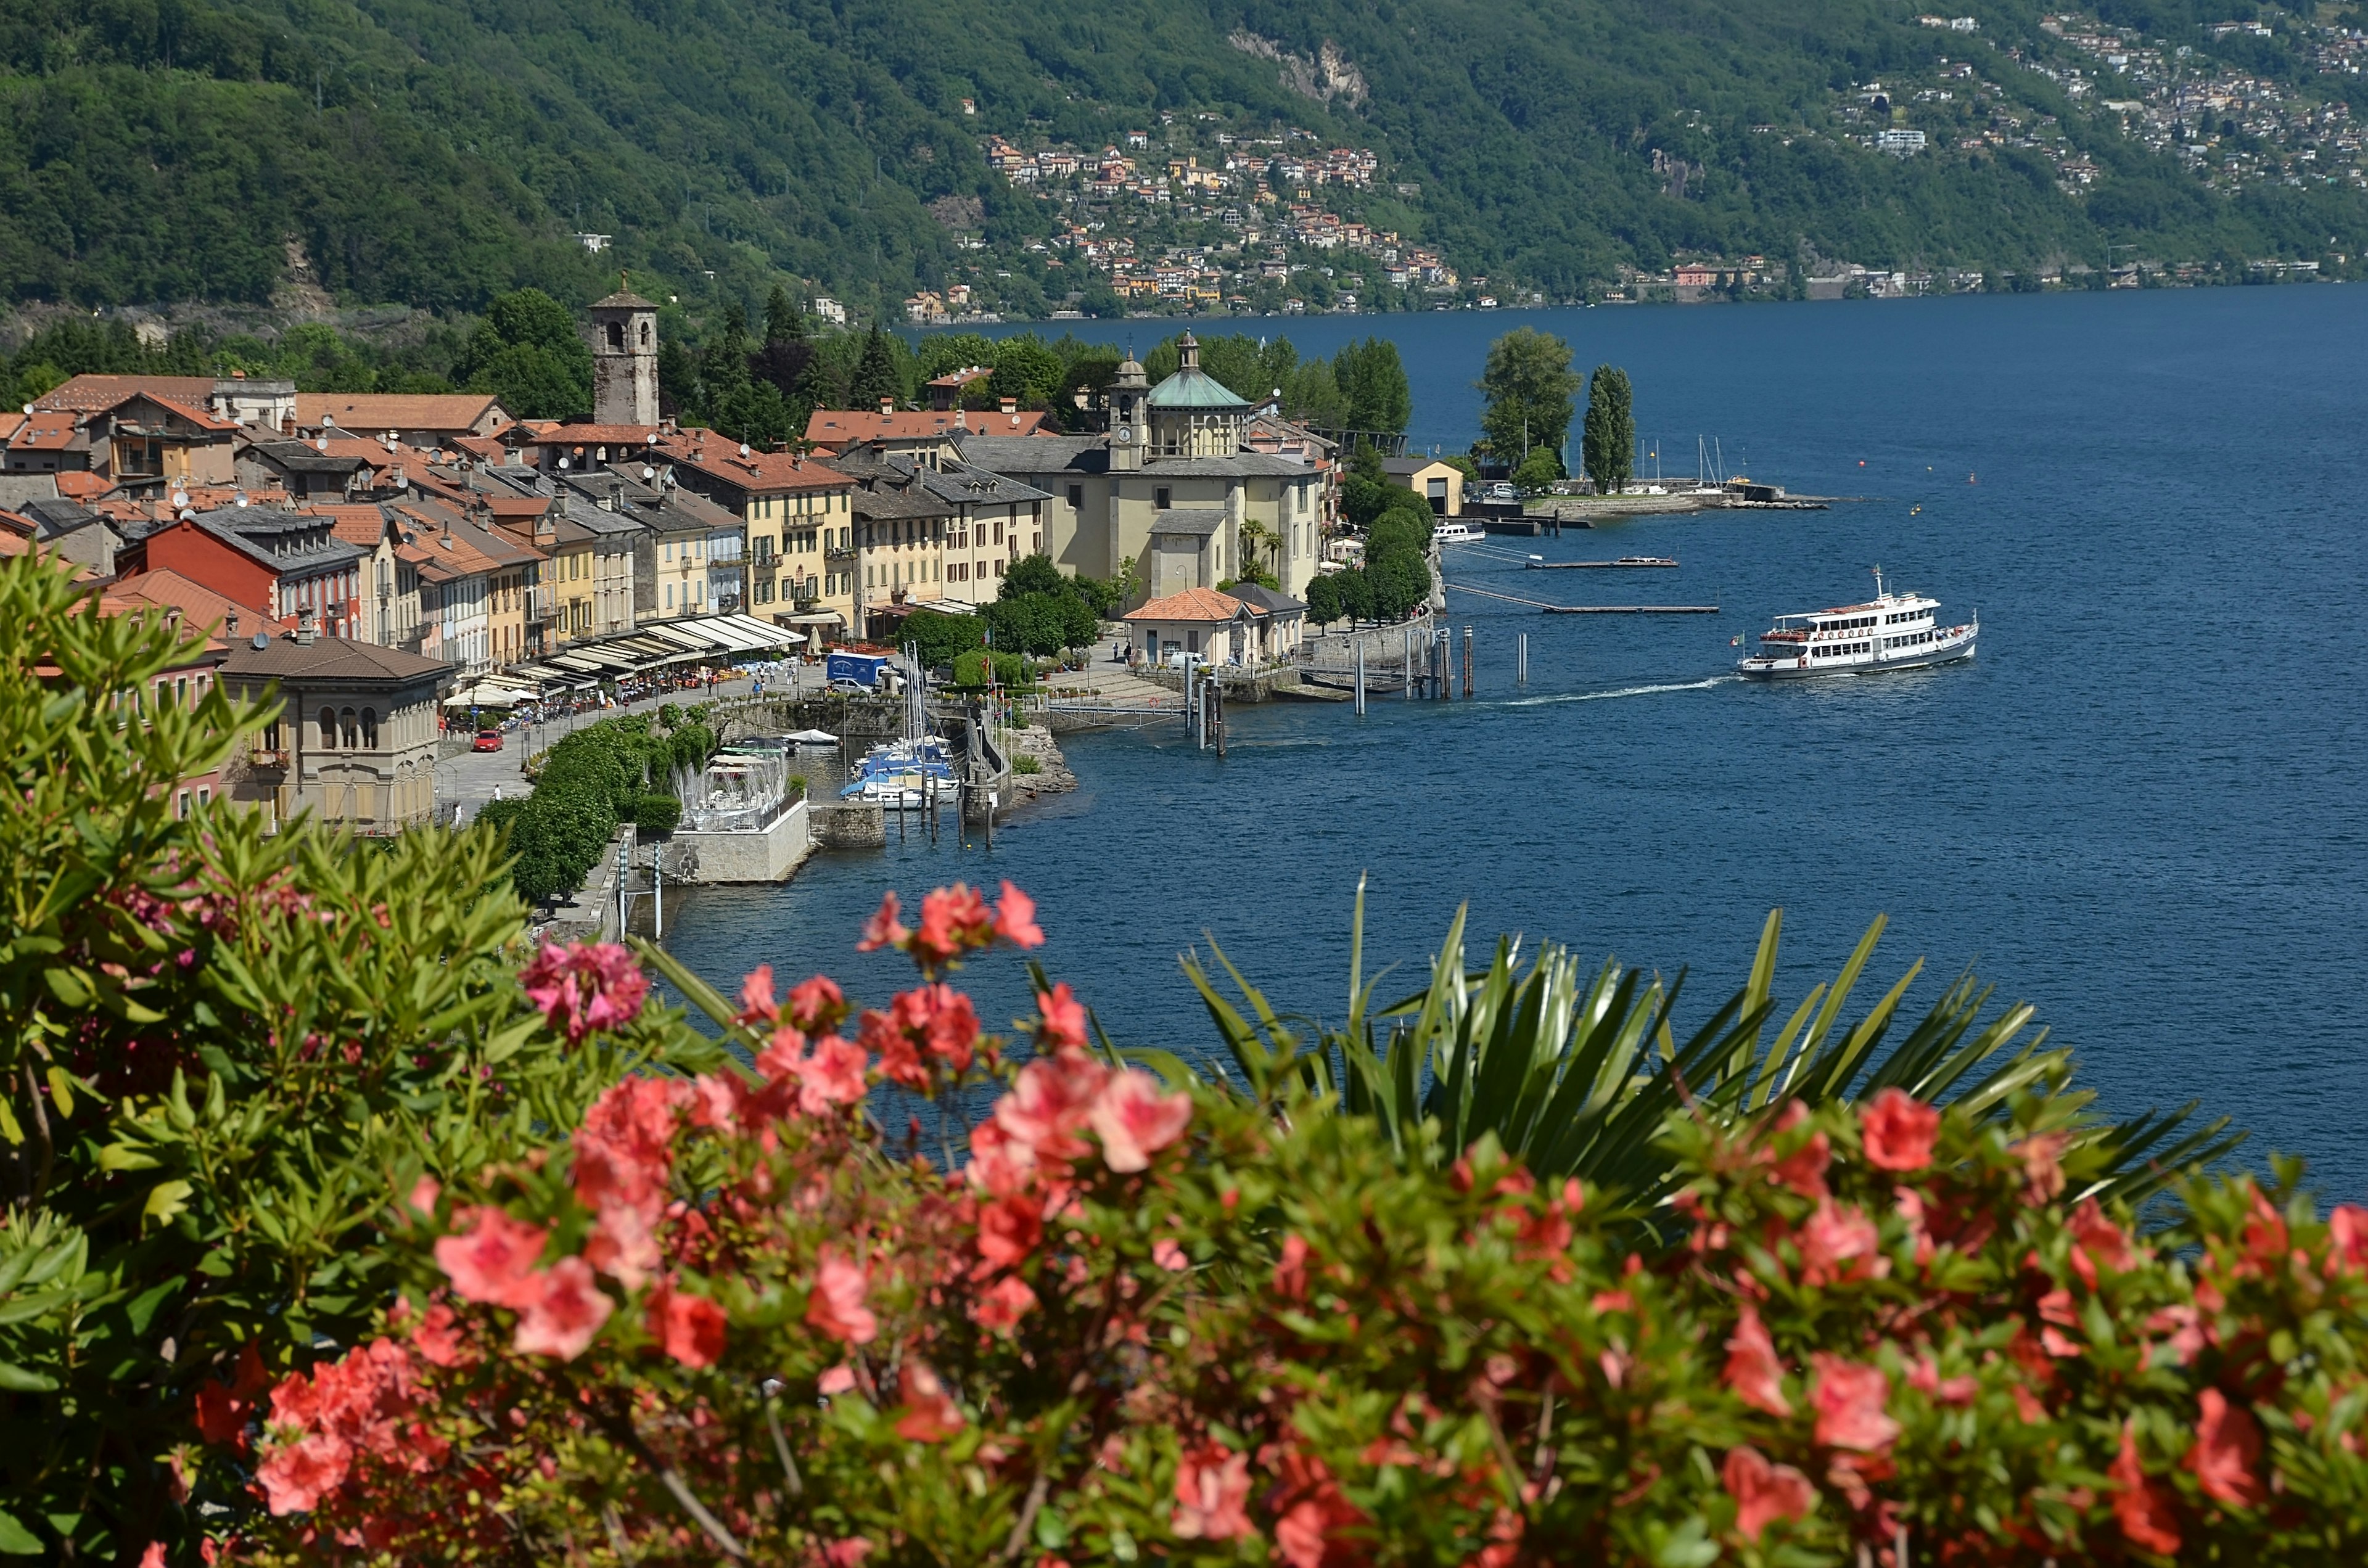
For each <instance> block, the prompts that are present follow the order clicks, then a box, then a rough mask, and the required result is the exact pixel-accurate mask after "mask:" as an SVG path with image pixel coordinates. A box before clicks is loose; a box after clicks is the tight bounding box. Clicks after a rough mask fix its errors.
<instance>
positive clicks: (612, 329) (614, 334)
mask: <svg viewBox="0 0 2368 1568" xmlns="http://www.w3.org/2000/svg"><path fill="white" fill-rule="evenodd" d="M624 346H625V324H624V323H623V322H620V321H612V322H610V323H609V347H611V348H622V347H624Z"/></svg>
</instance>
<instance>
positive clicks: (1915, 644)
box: [1735, 566, 1981, 680]
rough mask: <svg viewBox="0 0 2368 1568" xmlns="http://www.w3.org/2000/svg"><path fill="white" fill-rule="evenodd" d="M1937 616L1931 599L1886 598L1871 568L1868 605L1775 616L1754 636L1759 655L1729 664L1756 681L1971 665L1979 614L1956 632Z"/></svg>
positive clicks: (1935, 603) (1879, 576) (1895, 595)
mask: <svg viewBox="0 0 2368 1568" xmlns="http://www.w3.org/2000/svg"><path fill="white" fill-rule="evenodd" d="M1940 611H1941V601H1940V600H1938V599H1936V598H1931V597H1928V596H1926V595H1923V594H1918V593H1914V592H1908V593H1892V592H1889V591H1888V590H1886V589H1885V588H1884V583H1883V568H1882V567H1880V566H1878V567H1876V568H1875V569H1874V597H1873V598H1872V599H1870V600H1868V601H1867V602H1866V603H1864V604H1855V605H1837V606H1836V607H1834V608H1831V609H1820V610H1811V611H1808V612H1806V613H1804V614H1800V615H1780V616H1778V617H1777V618H1776V623H1775V625H1773V626H1771V627H1770V628H1769V629H1768V630H1767V631H1763V632H1761V633H1760V634H1759V651H1758V652H1757V653H1748V654H1746V655H1745V656H1744V657H1742V658H1740V659H1738V660H1736V664H1735V667H1736V673H1737V674H1740V675H1744V676H1750V677H1751V678H1753V679H1756V680H1795V679H1800V678H1804V677H1806V676H1838V675H1861V674H1871V673H1874V672H1877V671H1883V670H1917V669H1928V668H1930V667H1931V666H1932V665H1946V664H1953V663H1954V662H1956V661H1957V660H1959V659H1970V658H1972V657H1973V656H1974V644H1975V641H1976V640H1977V639H1978V638H1979V637H1980V635H1981V616H1980V613H1979V612H1978V611H1976V612H1975V616H1974V618H1973V619H1971V620H1967V621H1964V622H1963V623H1961V624H1959V625H1955V626H1943V625H1941V619H1940Z"/></svg>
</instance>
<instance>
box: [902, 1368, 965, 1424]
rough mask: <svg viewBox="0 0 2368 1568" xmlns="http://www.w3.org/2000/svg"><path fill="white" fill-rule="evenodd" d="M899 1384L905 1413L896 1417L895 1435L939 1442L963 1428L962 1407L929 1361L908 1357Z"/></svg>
mask: <svg viewBox="0 0 2368 1568" xmlns="http://www.w3.org/2000/svg"><path fill="white" fill-rule="evenodd" d="M902 1387H903V1390H904V1394H905V1414H904V1415H901V1416H899V1417H898V1418H897V1421H896V1435H897V1436H898V1437H904V1438H906V1439H908V1440H910V1441H912V1442H916V1443H942V1442H944V1441H945V1440H946V1439H947V1438H948V1437H952V1436H953V1435H954V1434H955V1433H957V1432H959V1431H961V1430H962V1425H963V1421H962V1408H961V1407H960V1406H959V1405H957V1404H955V1403H954V1402H953V1396H952V1395H951V1394H949V1393H947V1392H946V1385H945V1384H944V1383H943V1382H942V1381H939V1377H938V1374H937V1373H936V1372H935V1371H934V1370H932V1369H930V1367H929V1364H928V1362H926V1361H917V1360H907V1361H906V1362H905V1370H904V1374H903V1382H902Z"/></svg>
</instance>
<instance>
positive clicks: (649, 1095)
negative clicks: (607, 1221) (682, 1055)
mask: <svg viewBox="0 0 2368 1568" xmlns="http://www.w3.org/2000/svg"><path fill="white" fill-rule="evenodd" d="M690 1098H691V1087H690V1085H689V1084H687V1083H685V1082H683V1081H682V1080H681V1079H679V1078H627V1079H625V1080H623V1081H622V1082H620V1083H618V1084H615V1085H611V1086H610V1087H609V1088H608V1089H607V1090H606V1091H604V1092H603V1093H602V1094H601V1096H600V1097H599V1098H598V1099H597V1100H594V1101H593V1102H592V1107H591V1108H590V1109H589V1110H587V1111H586V1112H585V1113H584V1124H583V1125H582V1126H581V1127H579V1128H577V1129H576V1130H575V1197H576V1199H577V1201H579V1202H581V1203H582V1204H583V1205H584V1206H585V1207H586V1208H587V1209H608V1208H613V1207H618V1206H627V1207H632V1208H647V1207H651V1206H653V1205H658V1206H662V1205H663V1203H664V1199H665V1195H666V1177H667V1176H668V1174H669V1173H670V1172H671V1171H672V1170H673V1168H674V1135H675V1120H676V1116H677V1112H678V1111H679V1109H680V1108H682V1107H683V1106H685V1105H686V1104H688V1103H689V1100H690Z"/></svg>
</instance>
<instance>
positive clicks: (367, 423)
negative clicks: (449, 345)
mask: <svg viewBox="0 0 2368 1568" xmlns="http://www.w3.org/2000/svg"><path fill="white" fill-rule="evenodd" d="M512 423H514V421H513V419H512V417H511V415H510V413H509V411H508V410H507V409H506V408H504V407H503V406H502V405H501V401H500V400H499V399H497V398H495V397H494V396H493V395H492V394H490V393H487V392H298V393H297V394H296V433H297V434H298V435H300V436H319V435H322V434H324V432H325V433H326V434H329V435H332V436H335V435H338V434H344V435H348V436H368V437H381V436H384V435H385V434H387V433H388V432H389V431H393V433H394V437H395V439H396V440H398V441H401V442H404V444H405V445H408V446H414V447H448V446H450V445H452V444H453V443H454V442H456V441H458V440H459V439H460V438H461V437H465V436H491V435H494V434H495V433H496V432H498V431H499V430H501V429H502V428H503V427H504V426H507V425H510V424H512Z"/></svg>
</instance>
